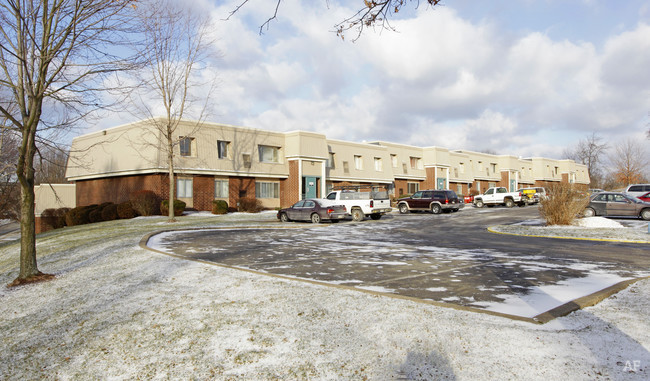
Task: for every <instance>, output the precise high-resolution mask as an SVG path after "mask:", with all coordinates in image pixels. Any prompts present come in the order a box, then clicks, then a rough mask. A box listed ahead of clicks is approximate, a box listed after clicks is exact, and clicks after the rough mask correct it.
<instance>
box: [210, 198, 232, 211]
mask: <svg viewBox="0 0 650 381" xmlns="http://www.w3.org/2000/svg"><path fill="white" fill-rule="evenodd" d="M226 213H228V203H227V202H226V201H225V200H214V201H212V214H226Z"/></svg>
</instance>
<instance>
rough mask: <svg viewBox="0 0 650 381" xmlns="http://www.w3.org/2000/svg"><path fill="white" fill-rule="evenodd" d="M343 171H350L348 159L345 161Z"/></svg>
mask: <svg viewBox="0 0 650 381" xmlns="http://www.w3.org/2000/svg"><path fill="white" fill-rule="evenodd" d="M343 173H350V165H349V164H348V162H347V161H344V162H343Z"/></svg>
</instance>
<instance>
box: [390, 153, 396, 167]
mask: <svg viewBox="0 0 650 381" xmlns="http://www.w3.org/2000/svg"><path fill="white" fill-rule="evenodd" d="M390 164H391V165H392V166H393V168H397V155H395V154H390Z"/></svg>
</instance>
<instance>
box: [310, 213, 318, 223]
mask: <svg viewBox="0 0 650 381" xmlns="http://www.w3.org/2000/svg"><path fill="white" fill-rule="evenodd" d="M311 222H312V223H313V224H319V223H320V215H319V214H318V213H313V214H312V215H311Z"/></svg>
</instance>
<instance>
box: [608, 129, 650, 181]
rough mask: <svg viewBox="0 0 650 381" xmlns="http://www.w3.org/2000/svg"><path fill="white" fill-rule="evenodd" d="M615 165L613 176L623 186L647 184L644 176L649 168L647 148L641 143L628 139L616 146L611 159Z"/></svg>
mask: <svg viewBox="0 0 650 381" xmlns="http://www.w3.org/2000/svg"><path fill="white" fill-rule="evenodd" d="M610 160H611V162H612V165H613V176H614V179H615V180H616V182H617V183H618V184H619V185H621V186H627V185H629V184H634V183H639V182H645V181H646V180H647V179H646V177H645V174H644V170H645V168H646V167H647V166H648V160H647V158H646V152H645V147H644V146H643V145H641V143H639V142H637V141H635V140H632V139H627V140H624V141H623V142H620V143H619V144H617V145H616V146H614V152H613V154H612V155H611V157H610Z"/></svg>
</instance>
